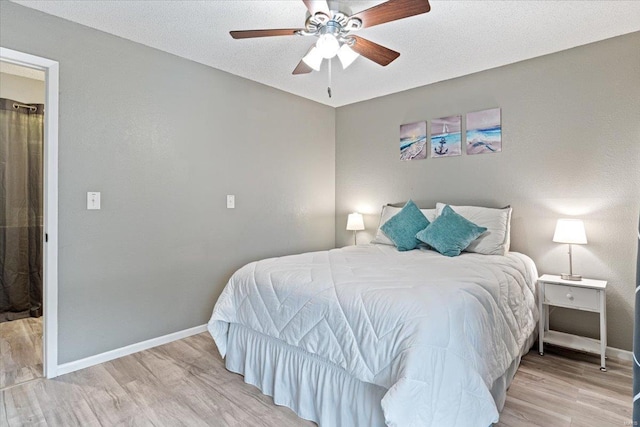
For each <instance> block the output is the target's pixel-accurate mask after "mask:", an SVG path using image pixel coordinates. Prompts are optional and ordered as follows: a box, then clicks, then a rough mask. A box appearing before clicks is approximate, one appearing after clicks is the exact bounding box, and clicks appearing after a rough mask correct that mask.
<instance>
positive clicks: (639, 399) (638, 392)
mask: <svg viewBox="0 0 640 427" xmlns="http://www.w3.org/2000/svg"><path fill="white" fill-rule="evenodd" d="M639 291H640V220H638V261H637V264H636V319H635V322H634V328H633V329H634V334H633V425H634V426H637V425H640V364H638V362H640V292H639Z"/></svg>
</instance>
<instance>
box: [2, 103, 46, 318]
mask: <svg viewBox="0 0 640 427" xmlns="http://www.w3.org/2000/svg"><path fill="white" fill-rule="evenodd" d="M43 142H44V106H43V105H42V104H30V106H29V107H25V106H24V104H22V103H21V102H18V101H14V100H11V99H4V98H0V322H4V321H8V320H15V319H21V318H24V317H29V316H34V317H39V316H41V315H42V244H43V242H42V215H43V211H42V205H43V203H42V183H43V180H42V159H43Z"/></svg>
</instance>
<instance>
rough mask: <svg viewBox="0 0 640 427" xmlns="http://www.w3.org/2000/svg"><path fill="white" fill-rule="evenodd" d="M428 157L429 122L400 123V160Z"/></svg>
mask: <svg viewBox="0 0 640 427" xmlns="http://www.w3.org/2000/svg"><path fill="white" fill-rule="evenodd" d="M426 158H427V122H415V123H407V124H404V125H400V160H419V159H426Z"/></svg>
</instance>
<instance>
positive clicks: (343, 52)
mask: <svg viewBox="0 0 640 427" xmlns="http://www.w3.org/2000/svg"><path fill="white" fill-rule="evenodd" d="M359 56H360V54H359V53H357V52H356V51H355V50H353V49H351V48H350V47H349V45H348V44H346V43H344V44H343V45H342V46H340V50H338V59H340V63H341V64H342V69H343V70H346V69H347V67H348V66H349V65H351V64H353V61H355V60H356V59H357V58H358V57H359Z"/></svg>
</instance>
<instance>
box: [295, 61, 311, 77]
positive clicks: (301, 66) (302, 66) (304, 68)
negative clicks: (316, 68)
mask: <svg viewBox="0 0 640 427" xmlns="http://www.w3.org/2000/svg"><path fill="white" fill-rule="evenodd" d="M312 71H313V68H311V67H309V66H308V65H307V63H306V62H304V61H303V60H300V62H299V63H298V66H297V67H296V69H295V70H293V73H291V74H307V73H310V72H312Z"/></svg>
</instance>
